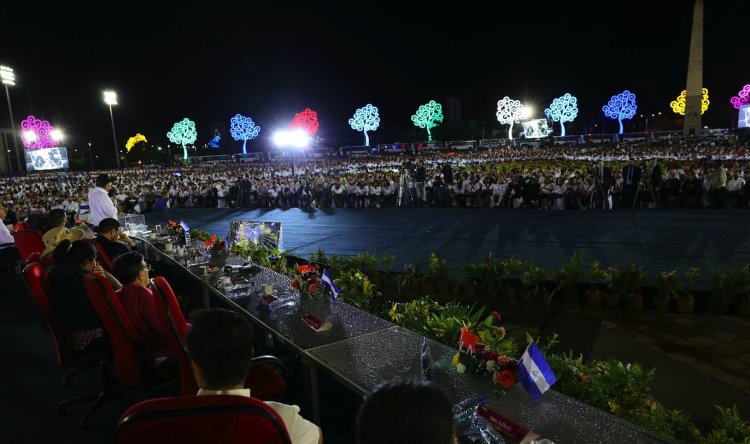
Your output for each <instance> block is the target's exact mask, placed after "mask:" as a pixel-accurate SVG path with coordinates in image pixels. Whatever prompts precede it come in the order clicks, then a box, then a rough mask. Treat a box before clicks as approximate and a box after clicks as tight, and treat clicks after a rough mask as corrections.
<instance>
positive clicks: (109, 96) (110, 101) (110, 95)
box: [104, 91, 120, 170]
mask: <svg viewBox="0 0 750 444" xmlns="http://www.w3.org/2000/svg"><path fill="white" fill-rule="evenodd" d="M104 103H106V104H107V106H109V120H110V121H111V122H112V140H113V141H114V143H115V160H116V161H117V169H118V170H119V169H120V154H119V153H118V152H117V134H116V133H115V115H114V114H113V113H112V106H113V105H117V93H116V92H114V91H104Z"/></svg>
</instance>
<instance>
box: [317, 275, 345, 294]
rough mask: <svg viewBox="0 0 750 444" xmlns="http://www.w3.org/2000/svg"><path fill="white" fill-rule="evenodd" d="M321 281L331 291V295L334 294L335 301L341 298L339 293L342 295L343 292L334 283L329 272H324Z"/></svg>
mask: <svg viewBox="0 0 750 444" xmlns="http://www.w3.org/2000/svg"><path fill="white" fill-rule="evenodd" d="M320 281H321V282H323V283H324V284H325V285H327V286H328V288H330V289H331V293H333V300H334V301H335V300H336V298H337V297H339V293H341V290H339V287H337V286H336V284H334V283H333V279H331V276H330V275H329V274H328V270H323V275H322V276H321V277H320Z"/></svg>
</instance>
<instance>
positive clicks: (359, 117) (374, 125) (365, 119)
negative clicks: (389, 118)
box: [349, 103, 380, 146]
mask: <svg viewBox="0 0 750 444" xmlns="http://www.w3.org/2000/svg"><path fill="white" fill-rule="evenodd" d="M349 126H351V127H352V129H353V130H354V131H363V132H364V133H365V146H370V136H368V135H367V132H368V131H375V130H377V129H378V126H380V115H379V114H378V107H377V106H372V105H371V104H369V103H368V104H367V105H366V106H363V107H362V108H359V109H358V110H357V111H356V112H355V113H354V116H352V118H351V119H349Z"/></svg>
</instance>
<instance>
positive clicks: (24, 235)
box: [13, 230, 44, 262]
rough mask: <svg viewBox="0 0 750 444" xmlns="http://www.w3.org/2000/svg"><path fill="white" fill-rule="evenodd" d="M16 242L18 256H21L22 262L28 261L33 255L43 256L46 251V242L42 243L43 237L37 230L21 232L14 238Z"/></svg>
mask: <svg viewBox="0 0 750 444" xmlns="http://www.w3.org/2000/svg"><path fill="white" fill-rule="evenodd" d="M13 238H14V240H15V242H16V248H17V249H18V254H19V255H20V256H21V260H22V261H24V262H26V259H28V257H29V256H30V255H31V254H32V253H39V254H42V252H43V251H44V242H43V241H42V235H41V234H39V232H38V231H35V230H21V231H19V232H17V233H16V234H15V235H14V236H13Z"/></svg>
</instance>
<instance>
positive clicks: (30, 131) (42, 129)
mask: <svg viewBox="0 0 750 444" xmlns="http://www.w3.org/2000/svg"><path fill="white" fill-rule="evenodd" d="M54 130H55V128H53V127H52V125H50V123H49V122H47V121H46V120H40V119H37V118H36V117H34V116H29V117H27V118H26V119H24V120H22V121H21V142H23V146H25V147H26V148H51V147H54V146H57V144H56V143H55V141H54V140H52V131H54Z"/></svg>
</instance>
